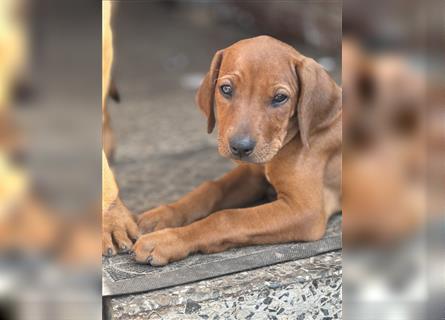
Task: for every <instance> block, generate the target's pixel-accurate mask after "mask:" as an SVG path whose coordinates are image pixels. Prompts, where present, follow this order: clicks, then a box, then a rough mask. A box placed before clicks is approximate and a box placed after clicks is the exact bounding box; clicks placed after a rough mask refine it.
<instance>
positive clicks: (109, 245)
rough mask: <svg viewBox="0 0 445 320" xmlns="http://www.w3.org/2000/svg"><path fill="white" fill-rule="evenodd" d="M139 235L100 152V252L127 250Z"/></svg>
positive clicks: (112, 253) (110, 252) (113, 252)
mask: <svg viewBox="0 0 445 320" xmlns="http://www.w3.org/2000/svg"><path fill="white" fill-rule="evenodd" d="M138 236H139V230H138V228H137V225H136V223H135V221H134V220H133V217H132V215H131V213H130V211H129V210H128V209H127V207H125V205H124V204H123V203H122V201H121V200H120V198H119V189H118V187H117V184H116V181H115V179H114V175H113V173H112V172H111V169H110V167H109V166H108V161H107V158H106V157H105V154H104V152H102V254H104V255H109V256H110V255H114V254H116V249H115V246H114V244H113V239H112V238H114V241H115V243H116V245H117V247H118V248H119V251H128V250H130V249H131V247H132V245H133V242H132V241H131V239H133V240H136V239H137V238H138Z"/></svg>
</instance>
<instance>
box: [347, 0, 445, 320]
mask: <svg viewBox="0 0 445 320" xmlns="http://www.w3.org/2000/svg"><path fill="white" fill-rule="evenodd" d="M443 9H444V3H443V2H440V1H427V2H417V1H389V2H387V1H374V2H372V3H371V2H364V1H344V2H343V55H342V88H343V108H344V113H343V129H344V131H343V217H344V219H343V240H344V248H343V270H344V274H343V275H344V277H343V280H344V283H343V284H344V291H343V293H344V295H343V312H344V317H345V319H442V318H443V317H444V315H445V307H444V301H445V299H444V293H445V257H444V246H443V244H444V243H445V223H444V202H443V200H444V196H443V195H444V191H445V190H444V181H445V171H444V169H445V167H444V146H445V144H444V142H445V127H444V120H445V117H444V116H445V113H444V112H445V109H444V107H445V105H444V102H445V101H444V95H443V92H444V89H445V87H444V85H445V82H444V80H445V79H444V76H443V75H444V67H445V66H444V64H443V52H444V48H445V47H444V43H443V30H444V29H443V15H442V14H443Z"/></svg>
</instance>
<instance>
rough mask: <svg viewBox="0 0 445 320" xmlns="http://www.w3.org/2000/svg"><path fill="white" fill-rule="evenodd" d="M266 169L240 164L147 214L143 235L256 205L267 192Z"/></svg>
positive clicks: (141, 220) (142, 222)
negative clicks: (231, 209) (264, 171)
mask: <svg viewBox="0 0 445 320" xmlns="http://www.w3.org/2000/svg"><path fill="white" fill-rule="evenodd" d="M267 186H268V183H267V181H266V179H265V177H264V174H263V171H262V168H258V167H255V166H252V165H240V166H239V167H237V168H235V169H234V170H233V171H231V172H229V173H228V174H226V175H224V176H223V177H221V178H220V179H218V180H216V181H208V182H205V183H203V184H201V185H200V186H199V187H198V188H196V189H195V190H193V191H192V192H190V193H189V194H187V195H185V196H184V197H183V198H181V199H180V200H178V201H176V202H174V203H172V204H169V205H163V206H160V207H158V208H156V209H153V210H149V211H147V212H145V213H143V214H142V215H141V216H140V218H139V221H138V224H139V228H140V229H141V231H142V232H143V233H147V232H152V231H157V230H161V229H165V228H171V227H180V226H184V225H187V224H190V223H192V222H194V221H196V220H198V219H202V218H204V217H206V216H208V215H209V214H211V213H212V212H215V211H218V210H222V209H227V208H237V207H238V208H239V207H243V206H246V205H249V204H253V203H254V202H255V201H257V200H259V199H260V198H261V197H262V196H263V195H264V194H265V192H266V190H267Z"/></svg>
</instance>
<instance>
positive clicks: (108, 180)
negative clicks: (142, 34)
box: [102, 1, 139, 255]
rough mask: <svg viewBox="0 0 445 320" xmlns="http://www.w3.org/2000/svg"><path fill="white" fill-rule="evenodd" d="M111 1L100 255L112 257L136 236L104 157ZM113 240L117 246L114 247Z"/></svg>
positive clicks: (109, 52)
mask: <svg viewBox="0 0 445 320" xmlns="http://www.w3.org/2000/svg"><path fill="white" fill-rule="evenodd" d="M111 15H112V3H111V1H103V2H102V30H103V31H102V114H103V151H102V254H106V255H114V254H116V252H117V251H118V250H119V251H122V252H126V251H128V250H130V249H131V247H132V244H133V242H132V240H135V239H137V237H138V235H139V231H138V227H137V225H136V223H135V221H134V220H133V216H132V215H131V213H130V211H129V210H128V209H127V207H126V206H125V205H124V204H123V203H122V201H121V200H120V198H119V189H118V186H117V184H116V181H115V179H114V175H113V173H112V171H111V169H110V167H109V165H108V160H107V154H108V155H110V154H111V152H112V150H113V145H114V142H113V136H112V132H111V127H110V125H109V115H108V113H107V111H106V100H107V95H108V93H109V90H110V83H111V69H112V64H113V34H112V30H111ZM113 239H114V242H115V244H116V246H115V245H114V244H113ZM116 247H117V248H118V250H117V249H116Z"/></svg>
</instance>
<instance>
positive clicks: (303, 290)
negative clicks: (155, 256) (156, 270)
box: [106, 252, 342, 320]
mask: <svg viewBox="0 0 445 320" xmlns="http://www.w3.org/2000/svg"><path fill="white" fill-rule="evenodd" d="M341 274H342V268H341V253H340V252H332V253H328V254H324V255H320V256H316V257H312V258H308V259H302V260H297V261H292V262H287V263H283V264H279V265H274V266H270V267H265V268H261V269H257V270H254V271H248V272H241V273H236V274H233V275H229V276H225V277H220V278H215V279H211V280H205V281H201V282H197V283H193V284H189V285H183V286H179V287H173V288H169V289H163V290H159V291H154V292H149V293H145V294H138V295H129V296H124V297H119V298H112V299H109V300H108V301H107V304H106V308H107V309H108V310H109V311H110V314H111V315H112V316H111V318H112V319H178V320H179V319H297V320H303V319H325V320H327V319H341V318H342V311H341V304H342V293H341V292H342V291H341V288H342V278H341Z"/></svg>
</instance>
